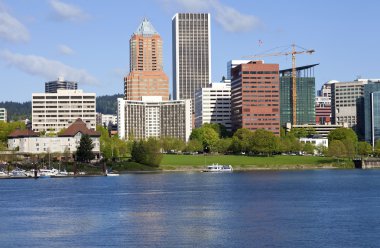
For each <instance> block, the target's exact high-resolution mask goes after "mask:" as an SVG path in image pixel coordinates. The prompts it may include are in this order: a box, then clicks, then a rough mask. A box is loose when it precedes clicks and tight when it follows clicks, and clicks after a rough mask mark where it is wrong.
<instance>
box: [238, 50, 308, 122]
mask: <svg viewBox="0 0 380 248" xmlns="http://www.w3.org/2000/svg"><path fill="white" fill-rule="evenodd" d="M296 47H299V46H297V45H295V44H292V50H291V51H288V52H278V53H269V54H258V55H253V56H246V57H244V58H249V59H254V58H264V57H271V56H288V55H292V109H293V112H292V113H293V116H292V117H293V118H292V120H293V122H292V125H296V124H297V75H296V74H297V73H296V54H303V53H308V54H312V53H314V52H315V50H314V49H311V50H308V49H304V48H302V47H299V48H301V49H303V50H301V51H296Z"/></svg>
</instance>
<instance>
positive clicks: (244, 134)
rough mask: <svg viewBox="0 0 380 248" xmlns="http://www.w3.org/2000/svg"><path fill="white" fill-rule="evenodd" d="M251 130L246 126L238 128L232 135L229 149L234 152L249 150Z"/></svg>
mask: <svg viewBox="0 0 380 248" xmlns="http://www.w3.org/2000/svg"><path fill="white" fill-rule="evenodd" d="M252 136H253V132H252V131H251V130H249V129H247V128H240V129H238V130H237V131H236V132H235V133H234V135H233V136H232V142H231V149H232V151H233V152H234V153H241V152H249V151H250V146H251V140H252Z"/></svg>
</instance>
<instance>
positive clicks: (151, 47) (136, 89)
mask: <svg viewBox="0 0 380 248" xmlns="http://www.w3.org/2000/svg"><path fill="white" fill-rule="evenodd" d="M129 46H130V72H129V74H128V76H127V77H125V78H124V83H125V84H124V91H125V99H126V100H141V96H162V98H163V99H164V100H166V101H167V100H169V78H168V76H167V75H166V74H165V72H164V71H163V67H164V66H163V59H162V39H161V36H160V35H159V34H158V33H157V31H156V30H155V29H154V27H153V25H152V24H151V23H150V22H149V21H148V20H147V19H144V20H143V21H142V23H141V24H140V25H139V27H138V28H137V30H136V32H135V33H133V35H132V37H131V39H130V41H129Z"/></svg>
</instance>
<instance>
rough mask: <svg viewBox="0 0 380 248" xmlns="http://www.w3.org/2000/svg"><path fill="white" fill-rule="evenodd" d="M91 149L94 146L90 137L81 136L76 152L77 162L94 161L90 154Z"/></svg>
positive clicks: (91, 153) (92, 155)
mask: <svg viewBox="0 0 380 248" xmlns="http://www.w3.org/2000/svg"><path fill="white" fill-rule="evenodd" d="M93 148H94V144H93V143H92V140H91V137H90V136H89V135H87V134H84V135H82V137H81V139H80V143H79V146H78V148H77V152H76V159H77V161H81V162H89V161H90V160H92V159H94V158H95V155H94V153H93V152H92V149H93Z"/></svg>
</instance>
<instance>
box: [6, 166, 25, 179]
mask: <svg viewBox="0 0 380 248" xmlns="http://www.w3.org/2000/svg"><path fill="white" fill-rule="evenodd" d="M10 176H11V177H27V175H26V172H25V170H22V169H20V168H16V169H14V170H12V171H11V173H10Z"/></svg>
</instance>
